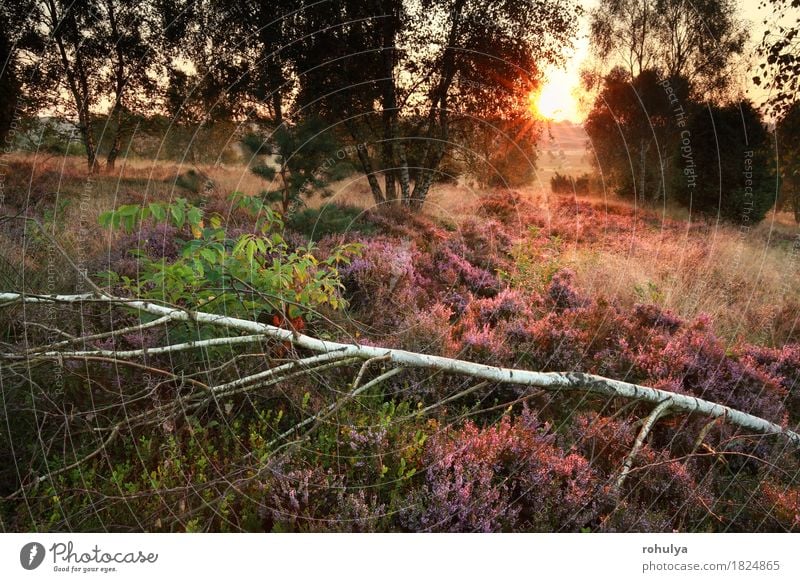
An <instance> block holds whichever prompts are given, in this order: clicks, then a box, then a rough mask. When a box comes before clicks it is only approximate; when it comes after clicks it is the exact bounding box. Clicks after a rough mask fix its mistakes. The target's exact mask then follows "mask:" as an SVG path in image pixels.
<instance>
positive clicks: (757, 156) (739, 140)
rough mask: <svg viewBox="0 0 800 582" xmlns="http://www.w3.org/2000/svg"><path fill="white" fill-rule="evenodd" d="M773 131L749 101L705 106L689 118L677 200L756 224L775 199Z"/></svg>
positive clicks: (680, 163)
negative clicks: (706, 107) (766, 125)
mask: <svg viewBox="0 0 800 582" xmlns="http://www.w3.org/2000/svg"><path fill="white" fill-rule="evenodd" d="M771 146H772V144H771V136H770V135H769V133H768V132H767V129H766V127H765V126H764V124H763V123H762V121H761V115H760V114H759V112H758V111H756V109H755V108H754V107H753V105H752V104H751V103H750V102H748V101H742V102H741V103H735V104H732V105H728V106H726V107H715V106H709V108H708V109H706V110H705V111H703V112H698V113H697V114H696V115H695V116H693V117H692V120H691V122H690V123H689V125H688V127H687V131H686V133H685V134H684V139H683V140H682V141H681V145H680V150H679V153H677V154H676V158H677V159H679V160H680V161H678V162H677V164H678V168H677V169H678V170H682V171H680V172H676V174H675V176H674V180H675V195H676V199H677V200H678V201H679V202H681V203H682V204H684V205H685V206H687V207H689V208H691V209H692V210H693V211H699V212H702V213H706V214H709V215H712V216H720V217H721V218H723V219H725V220H729V221H731V222H736V223H740V224H743V225H752V224H755V223H757V222H759V221H761V219H763V218H764V216H765V215H766V213H767V211H769V209H770V208H772V206H773V205H774V204H775V200H776V197H777V191H776V185H775V161H774V159H772V158H774V155H772V154H771V151H770V150H771Z"/></svg>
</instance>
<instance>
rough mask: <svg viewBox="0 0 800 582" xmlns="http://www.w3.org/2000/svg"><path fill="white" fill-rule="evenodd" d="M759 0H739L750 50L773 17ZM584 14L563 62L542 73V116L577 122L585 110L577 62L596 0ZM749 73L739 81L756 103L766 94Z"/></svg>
mask: <svg viewBox="0 0 800 582" xmlns="http://www.w3.org/2000/svg"><path fill="white" fill-rule="evenodd" d="M759 4H760V0H739V2H738V5H739V10H740V14H739V16H740V18H742V19H743V20H745V22H746V27H747V28H748V29H749V30H750V32H751V41H750V42H751V50H750V51H748V52H749V54H752V53H753V50H752V49H753V47H755V45H756V43H757V42H758V41H759V40H760V39H761V37H762V35H763V32H764V29H765V25H764V24H763V21H764V19H765V18H766V19H767V20H768V21H772V20H774V16H773V14H772V12H771V11H770V10H769V9H766V10H765V9H762V8H760V7H759ZM581 5H582V6H583V8H584V10H585V13H584V17H583V19H582V22H581V26H580V30H579V32H578V37H577V39H576V41H575V46H574V48H573V49H571V50H569V51H567V53H566V55H567V61H566V63H565V65H564V66H563V67H550V68H549V69H548V70H547V71H546V73H545V75H546V77H547V81H546V82H545V85H544V87H543V89H542V94H541V96H540V97H539V98H538V103H539V104H540V111H541V113H542V114H543V115H545V116H546V117H549V118H551V119H553V120H555V121H561V120H567V121H571V122H573V123H581V122H582V121H583V119H584V117H585V111H582V110H581V106H580V103H579V98H580V95H581V90H580V70H581V65H582V63H583V62H584V60H585V59H586V57H587V56H588V54H589V38H588V31H589V26H588V12H589V11H590V10H591V9H592V8H594V7H595V6H596V5H597V1H596V0H587V1H584V2H581ZM752 76H753V74H752V73H748V72H747V71H746V70H745V71H743V79H742V84H743V85H744V86H745V88H746V90H747V97H749V98H750V99H752V100H753V101H754V102H755V103H756V104H757V105H758V104H760V103H761V102H763V101H764V99H765V97H766V96H767V93H766V91H765V90H764V89H763V88H758V87H756V86H755V85H754V84H753V83H752V82H751V80H750V79H751V77H752Z"/></svg>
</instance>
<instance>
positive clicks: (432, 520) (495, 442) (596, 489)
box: [403, 413, 602, 532]
mask: <svg viewBox="0 0 800 582" xmlns="http://www.w3.org/2000/svg"><path fill="white" fill-rule="evenodd" d="M424 461H425V463H426V465H427V467H428V468H427V469H426V471H425V483H424V486H423V487H422V488H421V489H419V490H416V491H414V492H413V493H412V494H411V495H410V498H409V501H410V504H411V505H412V508H411V509H410V510H409V511H408V512H407V513H406V514H405V515H404V516H403V521H404V523H405V524H406V526H407V527H408V528H409V529H412V530H414V531H482V532H490V531H512V530H515V529H518V528H519V529H522V530H525V531H578V530H579V529H580V528H581V527H584V526H586V525H587V524H589V523H591V522H592V521H593V520H594V519H595V518H596V517H597V514H596V511H597V510H596V508H597V506H598V500H599V499H600V498H601V497H602V493H601V489H602V488H601V485H600V483H599V481H598V480H597V477H596V475H595V473H594V471H593V469H592V468H591V467H590V466H589V464H588V462H587V461H586V459H585V458H583V457H581V456H579V455H577V454H575V453H565V452H564V451H562V450H561V449H559V448H558V447H556V446H555V439H554V438H553V436H552V435H548V434H547V427H546V426H544V427H542V426H540V425H539V423H538V422H537V420H536V418H535V416H533V415H532V414H530V413H525V414H524V415H523V416H522V417H521V418H519V419H517V421H515V422H512V421H511V420H509V419H508V417H504V418H503V419H502V420H500V422H499V423H497V424H495V425H493V426H489V427H487V428H483V429H480V428H478V427H477V426H476V425H474V424H472V423H469V422H468V423H467V424H466V425H465V426H464V427H463V428H461V429H459V430H455V431H446V432H443V433H440V434H439V435H436V436H435V437H434V438H433V439H431V440H430V441H429V444H428V446H427V448H426V451H425V457H424Z"/></svg>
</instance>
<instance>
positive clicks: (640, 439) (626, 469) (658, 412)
mask: <svg viewBox="0 0 800 582" xmlns="http://www.w3.org/2000/svg"><path fill="white" fill-rule="evenodd" d="M671 404H672V403H671V402H670V400H664V402H662V403H661V404H659V405H658V406H656V407H655V408H654V409H653V411H652V412H651V413H650V414H649V415H648V417H647V418H646V419H645V421H644V423H642V430H640V431H639V435H638V436H637V437H636V441H634V443H633V448H632V449H631V452H630V453H628V456H627V457H625V461H624V462H623V463H622V472H621V473H620V475H619V478H618V479H617V483H616V485H615V489H616V491H617V493H619V492H620V491H622V486H623V485H624V484H625V479H627V478H628V473H630V472H631V467H633V462H634V461H635V460H636V455H638V454H639V450H640V449H641V448H642V445H644V441H645V439H646V438H647V435H649V434H650V431H651V430H652V429H653V426H654V425H655V423H656V422H657V421H658V419H659V418H660V417H661V416H662V415H663V414H664V413H665V412H666V411H667V410H668V409H669V407H670V406H671Z"/></svg>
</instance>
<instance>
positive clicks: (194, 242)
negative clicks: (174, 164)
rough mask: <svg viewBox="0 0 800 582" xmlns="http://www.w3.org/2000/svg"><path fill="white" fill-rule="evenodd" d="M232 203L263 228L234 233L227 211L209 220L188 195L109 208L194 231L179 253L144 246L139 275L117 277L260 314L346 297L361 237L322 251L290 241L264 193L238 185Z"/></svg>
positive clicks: (128, 222) (109, 223)
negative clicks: (344, 278) (346, 269)
mask: <svg viewBox="0 0 800 582" xmlns="http://www.w3.org/2000/svg"><path fill="white" fill-rule="evenodd" d="M232 203H233V206H234V208H236V209H240V210H242V211H245V212H249V213H250V214H251V215H253V216H254V217H256V229H255V232H253V233H245V234H242V235H239V236H238V237H236V238H230V237H229V236H228V235H227V233H226V231H225V229H224V228H223V226H222V218H221V217H220V216H219V215H216V214H212V215H211V216H210V217H209V219H208V224H206V220H205V216H204V212H203V210H202V209H201V208H198V207H197V206H194V205H192V204H190V203H188V202H187V201H186V200H185V199H183V198H180V199H178V200H176V201H174V202H172V203H169V204H166V203H152V204H150V205H149V206H138V205H125V206H120V207H119V208H118V209H116V210H114V211H112V212H107V213H105V214H103V215H101V217H100V224H101V225H102V226H104V227H106V228H109V227H111V228H115V229H117V228H121V229H123V230H125V231H128V232H130V231H132V230H133V229H134V228H135V227H136V226H137V225H138V224H140V223H141V222H143V221H145V220H148V219H150V220H153V221H155V222H168V223H170V224H173V225H174V226H176V227H177V228H179V229H185V230H188V231H189V232H190V233H191V237H190V240H188V241H187V242H184V243H183V245H182V247H181V249H180V252H179V255H178V257H176V258H174V259H170V258H160V259H152V258H150V257H148V256H146V255H144V254H142V253H140V254H139V261H140V277H139V279H138V280H136V281H133V280H130V279H128V278H125V277H119V276H116V275H115V274H114V273H110V274H108V276H109V282H111V283H121V284H123V285H124V286H125V287H126V288H127V289H128V290H129V291H130V292H131V293H133V294H134V295H135V296H137V297H142V298H148V299H158V300H161V301H166V302H169V303H171V304H176V305H181V306H184V307H187V308H190V309H200V308H202V309H203V310H209V309H211V310H213V311H215V312H218V313H225V314H227V315H234V316H245V317H247V316H250V317H253V316H255V315H257V314H258V313H260V312H262V311H266V312H267V313H270V312H274V311H279V312H281V313H288V314H289V316H290V317H296V316H298V315H304V316H305V315H309V316H310V315H311V313H310V311H311V310H313V309H315V308H318V307H320V306H323V305H327V306H329V307H331V308H333V309H339V308H341V307H343V306H344V305H345V301H344V300H343V299H342V297H341V294H340V291H341V289H342V284H341V282H340V280H339V271H338V267H339V265H342V264H348V263H349V261H350V257H351V256H352V255H353V254H355V253H357V252H358V245H354V244H350V245H343V246H340V247H337V248H335V249H334V250H333V251H332V252H331V253H330V254H329V256H328V257H327V258H325V259H318V258H317V257H316V256H315V255H314V251H315V249H314V247H313V245H308V246H305V247H298V248H296V249H290V248H289V245H288V244H287V242H286V241H285V239H284V238H283V221H282V219H281V217H280V215H279V214H277V213H276V212H274V211H273V210H272V209H271V208H270V207H269V205H268V204H267V203H265V202H264V201H263V200H261V199H260V198H258V197H248V196H245V195H243V194H241V193H238V192H237V193H234V194H233V196H232ZM307 312H309V313H307Z"/></svg>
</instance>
